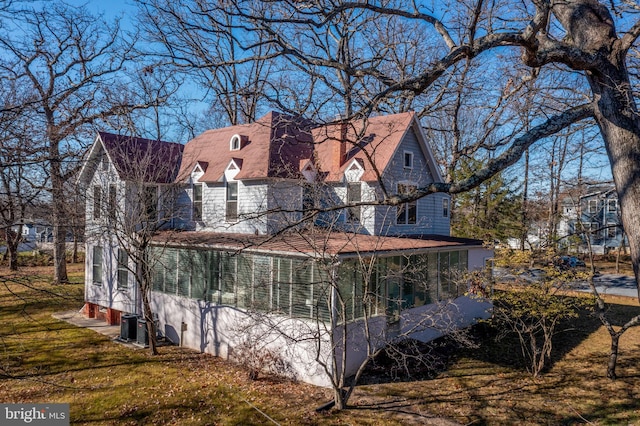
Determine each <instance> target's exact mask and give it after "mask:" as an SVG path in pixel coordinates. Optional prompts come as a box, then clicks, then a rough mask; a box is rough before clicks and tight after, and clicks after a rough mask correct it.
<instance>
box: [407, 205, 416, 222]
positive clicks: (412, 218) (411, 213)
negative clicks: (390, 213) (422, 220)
mask: <svg viewBox="0 0 640 426" xmlns="http://www.w3.org/2000/svg"><path fill="white" fill-rule="evenodd" d="M407 206H408V208H407V223H408V224H415V223H416V220H417V218H418V202H417V201H411V202H410V203H407Z"/></svg>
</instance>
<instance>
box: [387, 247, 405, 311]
mask: <svg viewBox="0 0 640 426" xmlns="http://www.w3.org/2000/svg"><path fill="white" fill-rule="evenodd" d="M401 284H402V264H401V258H400V256H394V257H390V258H387V320H388V321H397V320H398V319H399V317H400V306H401V304H402V297H401Z"/></svg>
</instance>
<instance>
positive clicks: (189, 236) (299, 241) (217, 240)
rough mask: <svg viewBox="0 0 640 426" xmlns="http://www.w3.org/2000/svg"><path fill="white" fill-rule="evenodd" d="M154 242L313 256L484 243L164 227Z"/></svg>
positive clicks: (400, 251)
mask: <svg viewBox="0 0 640 426" xmlns="http://www.w3.org/2000/svg"><path fill="white" fill-rule="evenodd" d="M154 243H155V244H161V245H167V246H171V247H185V248H200V249H212V250H223V251H235V252H240V251H243V252H255V253H263V254H274V255H282V256H295V257H312V258H336V257H337V258H342V257H344V258H352V257H358V256H371V255H376V256H393V255H397V254H413V253H424V252H429V251H442V250H464V249H469V248H481V247H482V246H483V242H482V241H480V240H473V239H469V238H455V237H447V236H442V235H425V236H422V237H419V238H416V237H412V238H403V237H384V236H375V235H363V234H354V233H348V232H328V231H326V230H313V231H305V232H287V233H281V234H278V235H254V234H232V233H217V232H191V231H164V232H162V233H159V234H158V235H156V236H155V237H154Z"/></svg>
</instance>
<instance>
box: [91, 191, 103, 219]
mask: <svg viewBox="0 0 640 426" xmlns="http://www.w3.org/2000/svg"><path fill="white" fill-rule="evenodd" d="M101 208H102V188H100V187H99V186H94V187H93V218H94V219H100V209H101Z"/></svg>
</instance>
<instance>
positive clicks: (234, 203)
mask: <svg viewBox="0 0 640 426" xmlns="http://www.w3.org/2000/svg"><path fill="white" fill-rule="evenodd" d="M226 215H227V216H226V218H227V220H228V221H231V222H234V221H236V220H238V182H227V212H226Z"/></svg>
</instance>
